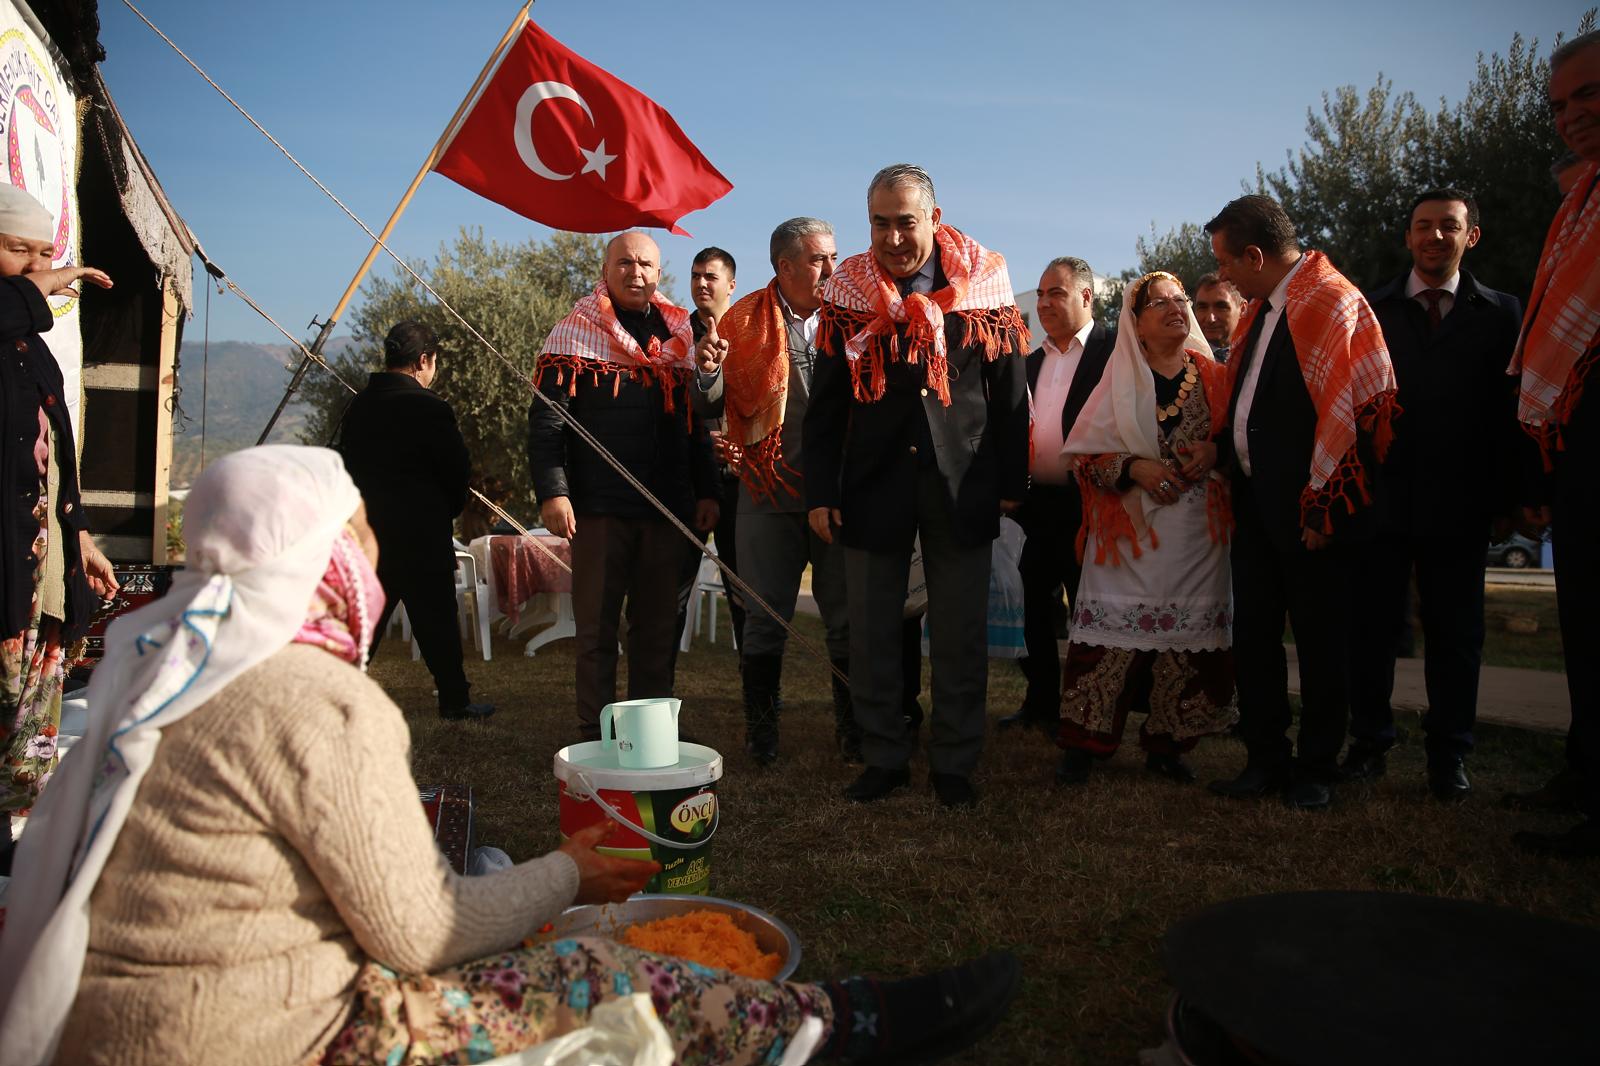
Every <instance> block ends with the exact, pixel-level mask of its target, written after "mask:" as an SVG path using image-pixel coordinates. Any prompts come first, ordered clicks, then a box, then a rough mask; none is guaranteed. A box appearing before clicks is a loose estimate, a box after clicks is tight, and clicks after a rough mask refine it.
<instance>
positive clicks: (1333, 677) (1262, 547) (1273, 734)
mask: <svg viewBox="0 0 1600 1066" xmlns="http://www.w3.org/2000/svg"><path fill="white" fill-rule="evenodd" d="M1233 485H1234V495H1233V509H1234V519H1235V522H1236V523H1237V525H1236V528H1235V530H1234V534H1233V544H1232V551H1231V552H1230V560H1231V562H1232V564H1233V601H1234V603H1233V607H1234V616H1233V659H1234V666H1235V668H1236V669H1237V671H1238V691H1239V732H1240V734H1241V735H1242V736H1243V737H1244V742H1245V746H1246V748H1247V749H1248V751H1249V753H1250V762H1251V763H1253V764H1259V765H1262V766H1268V767H1282V766H1284V765H1286V764H1287V763H1288V762H1289V758H1290V752H1291V750H1292V749H1291V746H1290V743H1289V737H1288V732H1289V726H1290V724H1291V721H1292V718H1293V713H1292V711H1291V710H1290V708H1289V666H1288V658H1287V656H1286V655H1285V654H1284V648H1283V622H1284V618H1285V616H1287V617H1288V619H1289V625H1290V627H1291V628H1292V629H1293V630H1294V640H1295V651H1296V653H1297V654H1298V656H1299V659H1300V738H1299V760H1298V762H1299V767H1300V769H1301V770H1302V771H1303V772H1304V773H1305V774H1306V775H1307V776H1309V777H1313V778H1317V779H1319V780H1320V779H1331V778H1332V776H1333V773H1334V770H1335V768H1336V766H1337V763H1338V759H1339V749H1340V748H1341V747H1343V746H1344V732H1345V718H1346V715H1347V710H1348V689H1347V676H1348V675H1347V668H1346V648H1347V644H1348V635H1349V632H1350V621H1349V620H1350V614H1351V611H1350V607H1351V602H1352V599H1353V597H1354V595H1355V593H1354V590H1353V588H1352V580H1353V577H1354V574H1355V568H1354V566H1353V558H1354V553H1353V551H1352V549H1351V546H1349V545H1340V544H1338V543H1337V542H1335V543H1334V544H1333V545H1331V546H1329V547H1328V548H1325V549H1324V550H1322V551H1315V552H1313V551H1307V550H1306V549H1305V548H1304V547H1302V546H1301V545H1300V544H1299V543H1298V541H1297V542H1296V544H1295V545H1294V547H1292V548H1286V547H1280V546H1279V544H1278V543H1277V542H1274V541H1273V540H1272V539H1271V538H1270V537H1269V536H1268V535H1267V530H1266V527H1265V525H1264V524H1263V523H1262V520H1261V516H1260V512H1259V511H1258V510H1257V505H1256V503H1255V500H1254V497H1253V495H1252V493H1251V491H1250V487H1249V481H1248V479H1245V478H1235V479H1234V483H1233Z"/></svg>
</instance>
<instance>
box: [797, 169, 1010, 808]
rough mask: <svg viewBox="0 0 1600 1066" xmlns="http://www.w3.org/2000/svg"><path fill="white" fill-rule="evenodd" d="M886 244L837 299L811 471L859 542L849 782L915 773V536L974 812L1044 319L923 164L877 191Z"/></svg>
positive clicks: (833, 520) (954, 745) (821, 527)
mask: <svg viewBox="0 0 1600 1066" xmlns="http://www.w3.org/2000/svg"><path fill="white" fill-rule="evenodd" d="M867 210H868V214H869V216H870V219H871V226H872V249H871V251H870V252H866V253H863V254H861V255H857V256H852V257H851V258H850V259H847V260H845V261H844V262H843V263H841V264H839V267H838V269H837V270H835V271H834V273H833V275H832V277H830V278H829V280H828V285H827V288H826V289H825V290H824V292H823V298H822V311H821V314H822V319H821V322H820V323H819V327H818V347H819V349H820V351H821V357H820V358H819V359H818V360H817V365H816V369H815V371H814V377H813V379H812V386H811V389H812V392H811V406H810V409H809V410H808V411H807V412H806V419H805V423H804V432H805V440H806V448H805V456H804V464H803V465H804V475H805V491H806V504H807V507H808V510H809V515H808V518H809V521H810V525H811V528H812V529H813V530H814V531H815V532H816V534H817V536H818V537H820V538H822V540H824V541H825V542H827V543H832V542H833V538H834V537H838V538H839V539H840V540H841V541H842V542H843V544H844V547H845V574H846V583H847V586H848V589H847V595H848V600H849V616H850V617H849V621H850V683H851V684H850V687H851V694H852V697H853V700H854V703H855V713H856V720H857V722H859V723H860V725H861V729H862V743H861V751H862V758H863V760H864V761H865V762H866V764H867V765H866V769H864V770H863V771H862V773H861V776H860V777H859V778H857V780H856V781H855V782H854V783H853V784H852V785H851V786H850V787H849V788H848V789H847V790H846V792H845V795H846V796H847V797H848V798H850V799H852V800H856V801H858V802H869V801H872V800H877V799H881V798H883V797H884V796H886V795H888V794H889V793H890V792H892V791H894V790H895V789H897V788H900V787H902V786H904V785H905V784H907V783H908V782H909V781H910V771H909V769H908V764H909V762H910V759H911V756H912V753H913V748H914V746H915V740H914V737H915V733H914V732H912V730H911V729H910V728H909V726H908V723H907V720H906V717H905V714H904V706H903V703H902V697H903V691H902V690H903V684H904V682H903V679H902V669H901V654H900V653H901V643H902V630H903V625H902V618H903V614H904V607H905V600H906V580H907V577H908V574H909V571H910V566H911V550H912V544H913V541H915V540H916V539H917V538H918V537H919V535H920V538H921V545H922V560H923V566H924V569H925V572H926V574H927V579H928V621H929V642H930V645H931V648H930V652H931V657H932V660H933V714H932V719H933V725H932V739H931V743H930V745H929V751H928V760H929V763H930V769H931V772H930V775H929V778H930V783H931V784H932V785H933V788H934V791H935V792H936V793H937V795H938V798H939V801H940V803H942V804H944V805H945V806H949V807H965V806H971V805H972V804H974V803H975V802H976V800H977V793H976V791H975V790H974V788H973V786H972V782H971V775H972V771H973V769H974V768H975V767H976V765H977V762H978V756H979V753H980V752H981V750H982V748H983V733H984V719H985V716H986V711H985V702H986V695H987V686H988V657H987V656H988V640H987V612H988V598H989V564H990V552H991V550H992V542H993V541H994V538H995V537H996V536H998V535H999V532H1000V514H1001V512H1002V511H1006V512H1009V511H1014V510H1016V509H1017V508H1018V507H1020V506H1021V503H1022V499H1023V497H1024V496H1025V494H1026V491H1027V477H1028V404H1027V388H1028V385H1027V377H1026V374H1025V372H1024V368H1023V365H1022V360H1021V359H1020V358H1019V357H1020V356H1021V355H1022V352H1023V344H1024V340H1023V339H1024V338H1025V337H1026V333H1027V331H1026V327H1024V326H1023V324H1022V318H1021V315H1020V314H1019V313H1018V311H1017V308H1016V304H1015V302H1014V300H1013V299H1012V296H1011V289H1010V284H1011V283H1010V279H1009V277H1008V276H1007V274H1006V269H1005V260H1004V259H1003V258H1002V257H1000V256H999V255H998V254H997V253H994V252H991V251H988V250H986V249H984V248H983V247H982V246H980V245H979V244H978V243H977V242H976V241H974V240H972V239H971V238H970V237H967V236H965V235H964V234H961V233H959V232H957V231H955V230H952V229H950V228H949V227H945V226H942V225H941V224H940V210H939V208H938V206H937V204H936V203H935V201H934V193H933V182H932V180H931V179H930V178H929V177H928V175H927V173H926V172H925V171H924V170H923V169H922V168H921V167H916V166H912V165H910V164H904V163H902V164H896V165H894V166H890V167H885V168H884V169H883V170H881V171H879V172H878V174H877V175H876V176H875V177H874V178H873V179H872V182H871V184H870V185H869V186H868V188H867Z"/></svg>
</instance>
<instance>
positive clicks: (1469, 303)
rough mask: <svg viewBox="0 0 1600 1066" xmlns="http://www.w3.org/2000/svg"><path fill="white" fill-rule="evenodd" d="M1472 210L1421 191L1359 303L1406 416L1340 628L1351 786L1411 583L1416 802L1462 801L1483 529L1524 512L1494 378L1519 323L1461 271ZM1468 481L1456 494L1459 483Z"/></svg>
mask: <svg viewBox="0 0 1600 1066" xmlns="http://www.w3.org/2000/svg"><path fill="white" fill-rule="evenodd" d="M1480 234H1481V231H1480V230H1479V228H1478V205H1477V202H1476V201H1475V200H1474V199H1473V198H1472V195H1471V194H1470V193H1467V192H1464V191H1462V190H1460V189H1429V190H1428V191H1426V192H1423V193H1421V194H1420V195H1419V196H1418V197H1417V198H1416V200H1415V201H1414V202H1413V203H1412V206H1411V217H1410V220H1409V224H1408V225H1407V228H1406V248H1407V249H1408V250H1409V251H1410V252H1411V261H1412V268H1411V270H1410V271H1408V272H1407V273H1405V274H1403V275H1401V276H1400V277H1398V278H1395V279H1394V280H1392V281H1390V282H1389V283H1388V284H1386V285H1384V286H1382V287H1381V288H1379V289H1376V290H1374V291H1373V292H1371V293H1369V294H1368V295H1367V300H1368V302H1369V303H1371V305H1372V310H1373V312H1374V313H1375V314H1376V315H1377V316H1378V322H1379V324H1380V325H1382V327H1383V339H1384V345H1385V347H1387V348H1388V349H1389V357H1390V360H1391V361H1392V362H1393V363H1394V373H1395V379H1396V382H1397V384H1398V386H1399V393H1398V395H1397V400H1398V402H1399V404H1400V410H1401V411H1402V412H1403V414H1402V415H1401V417H1400V418H1398V419H1396V421H1395V435H1394V443H1393V444H1392V445H1391V446H1390V449H1389V454H1388V456H1387V458H1386V459H1385V461H1384V464H1383V467H1382V469H1381V472H1380V474H1379V480H1378V506H1377V516H1378V533H1377V536H1376V537H1375V538H1374V539H1373V540H1372V541H1371V542H1370V543H1369V544H1367V545H1364V546H1363V548H1362V552H1361V559H1360V562H1359V563H1358V566H1359V569H1360V572H1361V575H1362V578H1363V592H1364V599H1365V602H1366V604H1367V609H1366V610H1364V611H1363V612H1362V614H1361V617H1360V618H1359V619H1358V621H1357V623H1356V625H1355V626H1354V627H1353V628H1352V629H1351V643H1350V735H1351V737H1352V738H1353V739H1352V743H1351V745H1350V750H1349V751H1348V752H1346V753H1345V761H1344V766H1343V776H1344V777H1345V778H1347V779H1354V778H1373V777H1379V776H1381V775H1382V774H1383V772H1384V770H1385V761H1386V757H1385V754H1384V753H1385V752H1387V751H1388V750H1389V748H1390V747H1392V746H1393V745H1394V740H1395V731H1394V711H1393V709H1392V708H1391V707H1390V705H1389V699H1390V696H1391V695H1392V694H1393V692H1394V662H1395V654H1396V649H1397V648H1398V645H1399V641H1400V636H1401V633H1402V631H1403V629H1404V627H1405V622H1406V615H1407V613H1408V606H1407V602H1406V601H1407V595H1406V593H1407V588H1408V586H1409V583H1410V578H1411V575H1412V572H1413V570H1414V571H1415V573H1416V579H1417V594H1418V598H1419V603H1420V607H1421V614H1422V634H1423V637H1424V640H1425V645H1426V659H1425V667H1424V676H1425V677H1426V680H1427V687H1428V713H1427V715H1426V716H1424V717H1423V719H1422V730H1423V732H1424V733H1425V734H1426V736H1427V741H1426V746H1427V752H1428V787H1429V789H1430V791H1432V793H1433V794H1434V796H1436V797H1437V798H1439V799H1441V800H1453V799H1461V798H1463V797H1465V796H1466V794H1467V793H1468V792H1469V791H1471V789H1472V784H1471V782H1470V781H1469V780H1468V778H1467V772H1466V768H1465V766H1464V759H1465V757H1466V755H1467V753H1468V752H1470V751H1471V750H1472V725H1473V722H1474V720H1475V719H1476V718H1477V707H1478V668H1479V666H1480V665H1481V664H1482V661H1483V571H1484V553H1485V551H1486V549H1487V548H1488V545H1489V527H1490V524H1491V523H1492V522H1493V521H1495V520H1496V519H1499V520H1502V521H1503V520H1504V519H1506V518H1507V517H1508V516H1509V515H1510V514H1511V512H1512V510H1513V509H1514V508H1515V507H1516V505H1517V504H1518V503H1519V502H1520V499H1519V494H1518V491H1517V490H1518V481H1517V474H1518V469H1519V464H1518V462H1517V457H1518V455H1519V454H1523V453H1526V452H1527V451H1529V450H1530V449H1531V448H1532V442H1531V441H1530V440H1529V439H1528V437H1527V436H1526V435H1525V434H1524V433H1523V432H1522V431H1521V429H1520V428H1519V427H1518V425H1517V386H1516V379H1514V378H1512V377H1510V376H1509V375H1508V374H1506V372H1505V368H1506V364H1507V363H1508V362H1510V360H1511V351H1512V349H1513V348H1514V347H1515V346H1516V343H1517V331H1518V329H1519V328H1520V327H1521V324H1522V304H1521V303H1520V302H1519V301H1518V300H1517V298H1516V297H1515V296H1511V295H1509V294H1507V293H1503V292H1496V291H1495V290H1494V289H1491V288H1488V287H1486V286H1484V285H1480V284H1479V283H1478V282H1477V280H1476V279H1474V278H1473V276H1472V275H1471V274H1469V273H1468V272H1467V271H1465V270H1462V269H1461V257H1462V256H1463V255H1464V254H1465V253H1466V251H1467V249H1468V248H1471V247H1472V246H1473V245H1475V244H1477V243H1478V238H1479V236H1480ZM1464 472H1466V476H1465V478H1464V479H1463V477H1462V474H1463V473H1464Z"/></svg>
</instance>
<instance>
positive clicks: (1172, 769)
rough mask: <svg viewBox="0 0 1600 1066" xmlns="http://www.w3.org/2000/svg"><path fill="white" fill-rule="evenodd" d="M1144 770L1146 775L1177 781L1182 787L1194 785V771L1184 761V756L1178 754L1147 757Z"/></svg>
mask: <svg viewBox="0 0 1600 1066" xmlns="http://www.w3.org/2000/svg"><path fill="white" fill-rule="evenodd" d="M1144 768H1145V772H1146V773H1151V774H1155V775H1156V776H1157V777H1164V778H1166V779H1167V780H1169V781H1176V782H1178V784H1180V785H1192V784H1194V771H1193V770H1192V769H1190V768H1189V764H1188V763H1186V762H1184V761H1183V756H1182V755H1179V754H1178V753H1177V752H1167V753H1165V754H1162V755H1155V754H1151V755H1146V756H1145V759H1144Z"/></svg>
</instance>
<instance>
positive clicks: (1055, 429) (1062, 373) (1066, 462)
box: [1028, 319, 1094, 485]
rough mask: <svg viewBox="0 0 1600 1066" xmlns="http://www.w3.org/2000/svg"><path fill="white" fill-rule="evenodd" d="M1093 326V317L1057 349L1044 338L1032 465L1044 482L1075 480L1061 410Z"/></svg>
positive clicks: (1035, 391) (1036, 389) (1036, 386)
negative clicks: (1066, 451)
mask: <svg viewBox="0 0 1600 1066" xmlns="http://www.w3.org/2000/svg"><path fill="white" fill-rule="evenodd" d="M1092 329H1094V320H1093V319H1091V320H1090V321H1089V322H1088V324H1087V325H1085V326H1084V327H1083V328H1082V329H1080V330H1079V331H1078V332H1077V333H1075V334H1073V335H1072V337H1071V338H1069V339H1068V340H1067V346H1066V348H1065V349H1062V348H1057V347H1056V345H1055V342H1054V341H1052V340H1051V339H1050V338H1049V337H1046V338H1045V339H1044V362H1042V363H1040V364H1039V379H1038V380H1037V381H1036V382H1034V386H1033V461H1032V462H1031V463H1030V464H1029V466H1028V474H1029V476H1031V477H1032V478H1033V480H1035V481H1037V482H1039V483H1041V484H1045V485H1065V484H1067V483H1069V482H1070V481H1071V480H1072V461H1071V460H1070V459H1068V458H1067V457H1066V456H1065V455H1062V454H1061V449H1062V448H1063V447H1065V446H1066V439H1065V437H1064V435H1063V434H1062V432H1061V429H1062V427H1061V409H1062V408H1063V407H1065V406H1066V405H1067V393H1069V392H1071V391H1072V379H1073V378H1074V377H1075V376H1076V375H1077V373H1078V364H1079V363H1081V362H1083V346H1084V344H1085V343H1086V342H1087V341H1088V339H1089V331H1090V330H1092Z"/></svg>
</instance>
